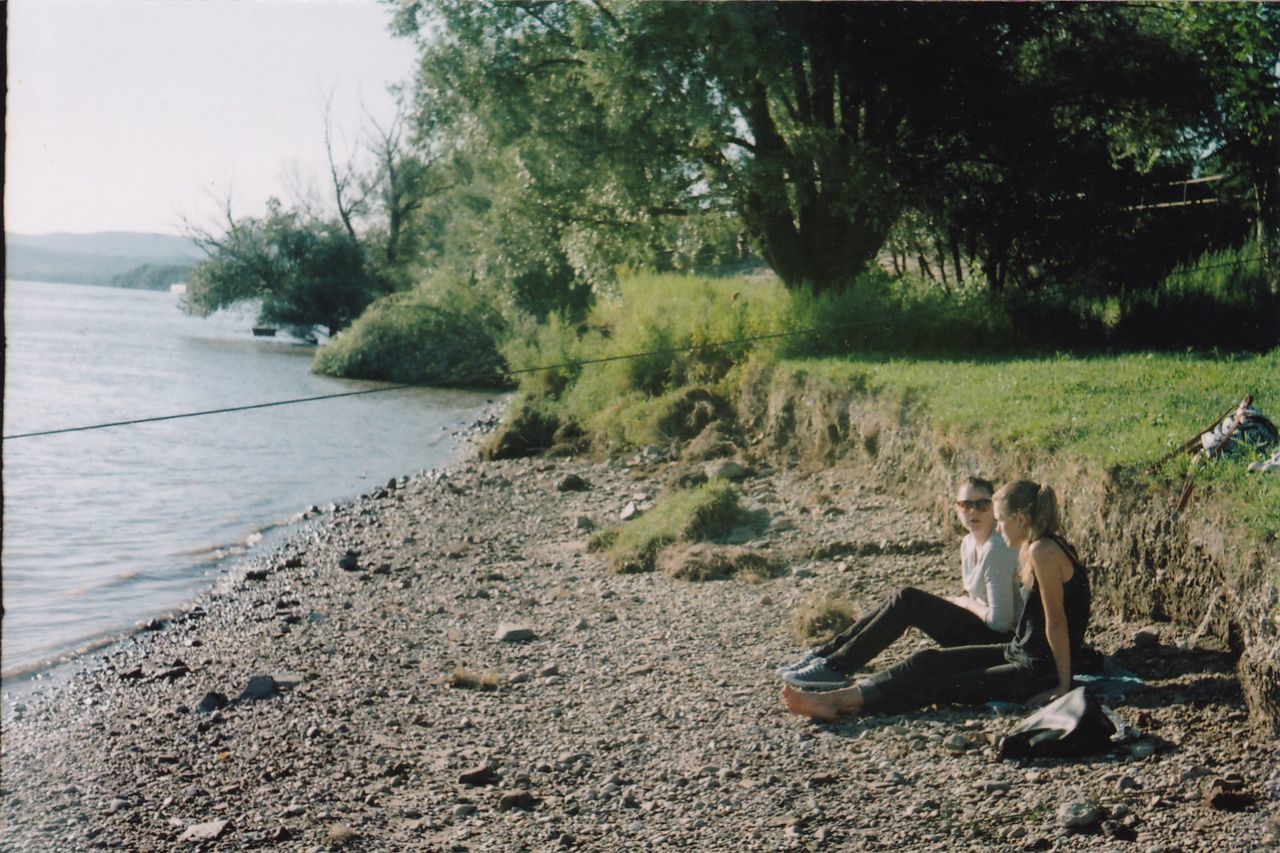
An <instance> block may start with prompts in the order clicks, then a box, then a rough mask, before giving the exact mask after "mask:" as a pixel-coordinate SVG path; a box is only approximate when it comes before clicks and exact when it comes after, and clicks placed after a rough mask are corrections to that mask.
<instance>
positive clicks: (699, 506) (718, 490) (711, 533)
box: [591, 480, 742, 572]
mask: <svg viewBox="0 0 1280 853" xmlns="http://www.w3.org/2000/svg"><path fill="white" fill-rule="evenodd" d="M741 515H742V511H741V508H740V507H739V505H738V489H737V487H736V486H734V485H733V484H732V483H729V482H726V481H723V480H718V481H715V482H711V483H707V484H705V485H702V486H699V487H697V488H696V489H690V490H687V491H683V490H682V491H676V492H672V493H671V494H669V495H667V496H666V497H665V498H663V499H662V500H660V501H658V502H657V504H655V505H654V507H653V509H651V510H649V511H648V512H646V513H644V514H643V515H641V516H640V517H638V518H635V519H632V520H631V521H629V522H626V523H624V524H621V525H618V526H616V527H609V528H605V529H604V530H601V531H599V532H598V533H597V534H596V535H595V536H593V537H592V539H591V545H592V547H593V549H595V550H600V551H604V553H605V556H606V557H607V558H608V560H609V563H610V564H611V565H612V566H613V567H614V568H615V569H616V570H618V571H620V572H648V571H652V570H653V568H654V561H655V559H656V558H657V556H658V552H659V551H661V550H662V549H663V548H664V547H666V546H668V545H672V544H674V543H677V542H696V541H699V540H705V539H715V538H718V537H721V536H724V535H725V534H727V533H728V532H729V531H730V530H732V529H733V528H734V527H735V526H736V525H737V524H738V523H739V521H740V520H741Z"/></svg>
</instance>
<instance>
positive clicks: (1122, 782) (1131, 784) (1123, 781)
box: [1116, 776, 1142, 793]
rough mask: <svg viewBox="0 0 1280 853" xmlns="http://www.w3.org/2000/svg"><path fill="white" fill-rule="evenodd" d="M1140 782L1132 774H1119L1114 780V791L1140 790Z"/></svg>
mask: <svg viewBox="0 0 1280 853" xmlns="http://www.w3.org/2000/svg"><path fill="white" fill-rule="evenodd" d="M1141 790H1142V783H1141V782H1139V781H1138V780H1137V779H1134V778H1133V777H1132V776H1121V777H1120V778H1119V779H1117V780H1116V791H1117V792H1119V793H1124V792H1125V791H1141Z"/></svg>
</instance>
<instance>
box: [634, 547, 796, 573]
mask: <svg viewBox="0 0 1280 853" xmlns="http://www.w3.org/2000/svg"><path fill="white" fill-rule="evenodd" d="M656 567H657V569H658V571H660V572H662V573H663V574H666V575H669V576H671V577H673V578H678V579H679V580H687V581H712V580H727V579H729V578H737V579H738V580H741V581H744V582H746V583H760V582H762V581H765V580H768V579H769V578H773V577H777V576H778V575H779V574H780V573H781V570H782V569H781V566H780V565H779V563H778V561H777V560H776V559H774V558H773V557H771V556H769V555H767V554H762V553H760V552H759V551H752V550H749V549H747V548H739V547H736V546H731V545H710V544H707V543H704V542H698V543H692V544H677V545H672V546H670V547H668V548H664V549H663V550H662V551H661V552H659V554H658V557H657V561H656Z"/></svg>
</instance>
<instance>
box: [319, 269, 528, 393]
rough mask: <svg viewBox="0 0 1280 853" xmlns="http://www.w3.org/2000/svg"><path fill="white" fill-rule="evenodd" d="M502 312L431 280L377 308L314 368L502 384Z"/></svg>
mask: <svg viewBox="0 0 1280 853" xmlns="http://www.w3.org/2000/svg"><path fill="white" fill-rule="evenodd" d="M505 333H506V325H505V322H504V321H503V319H502V317H501V315H500V314H499V312H498V311H497V310H496V309H495V308H493V307H492V305H490V304H487V303H486V302H485V301H484V300H483V299H482V298H479V297H477V296H476V295H475V294H474V293H472V292H470V291H469V290H468V289H466V288H465V287H462V286H461V285H459V283H457V282H456V281H451V280H448V279H445V278H443V277H436V278H434V279H431V280H429V281H428V282H426V283H424V284H423V285H421V286H420V287H418V288H417V289H416V290H414V291H411V292H408V293H395V294H391V295H389V296H384V297H382V298H381V299H379V300H378V301H376V302H374V303H373V304H372V305H370V306H369V308H368V309H367V310H366V311H365V312H364V313H363V314H361V315H360V318H359V319H357V320H356V321H355V322H354V323H353V324H352V325H351V328H349V329H348V330H347V331H346V332H344V333H343V334H342V335H341V336H340V337H339V338H337V339H336V340H333V341H330V343H329V345H328V346H326V347H324V349H322V350H321V351H320V352H319V353H318V354H317V356H316V360H315V364H314V366H313V370H314V371H315V372H316V373H320V374H325V375H330V376H358V377H361V378H364V379H385V380H388V381H391V382H412V383H423V384H431V385H499V384H505V382H506V380H505V374H504V372H503V368H502V365H503V362H502V357H501V356H500V355H499V353H498V350H497V341H498V340H499V339H500V338H501V337H502V336H503V335H504V334H505Z"/></svg>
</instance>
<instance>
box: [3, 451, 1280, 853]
mask: <svg viewBox="0 0 1280 853" xmlns="http://www.w3.org/2000/svg"><path fill="white" fill-rule="evenodd" d="M888 440H891V439H889V438H888V437H886V439H885V440H884V441H881V442H880V449H881V450H883V448H884V446H885V443H886V441H888ZM762 441H763V439H762ZM761 446H764V445H761ZM744 461H745V462H746V463H748V465H749V466H750V467H751V468H752V473H751V474H750V476H748V477H747V478H746V479H745V480H744V481H743V483H742V489H743V492H744V495H745V497H744V502H745V503H746V504H747V505H748V507H749V508H751V509H753V510H755V516H754V517H756V518H757V519H760V520H762V521H763V520H764V519H767V524H763V523H762V524H761V525H759V529H757V530H755V531H753V532H745V533H741V534H740V535H739V537H738V538H743V537H746V536H750V538H749V540H747V541H746V542H745V547H748V548H753V549H758V550H761V551H766V552H768V553H770V554H773V555H775V556H776V557H777V558H778V559H779V560H781V561H782V562H783V563H784V565H786V566H787V568H788V572H787V573H786V574H785V575H784V576H783V577H780V578H777V579H774V580H769V581H765V582H762V583H757V584H748V583H743V582H739V581H719V582H706V583H689V582H684V581H676V580H674V579H671V578H668V577H666V576H664V575H661V574H656V573H655V574H639V575H619V574H614V573H612V572H611V571H609V570H608V569H607V568H606V567H605V566H604V565H603V562H602V561H601V559H600V558H599V557H598V556H597V555H595V554H592V553H589V552H588V551H587V550H586V549H585V542H586V539H587V537H588V528H590V527H591V526H592V525H601V524H607V523H615V522H616V521H617V519H618V517H619V514H620V512H621V511H622V509H623V508H624V507H625V506H626V505H627V504H629V503H639V504H641V505H644V504H645V503H646V502H647V501H648V500H650V499H653V498H655V497H657V496H658V495H659V494H660V493H661V491H662V490H663V488H665V485H666V484H667V483H668V482H669V480H670V479H671V478H672V477H673V476H674V475H675V473H676V471H677V470H687V468H688V463H683V464H682V463H678V462H667V461H665V460H663V459H662V458H661V456H660V454H655V453H648V454H641V455H639V456H637V457H633V458H614V459H612V460H608V459H600V460H595V459H589V458H585V457H577V458H568V459H557V460H550V459H543V460H517V461H502V462H489V463H482V462H475V461H473V462H467V463H464V464H461V465H459V466H457V467H456V468H454V469H452V470H449V471H446V472H441V473H437V474H435V475H432V476H429V477H425V478H420V479H412V480H407V481H403V482H401V483H398V484H397V488H394V489H390V490H387V489H383V490H378V491H377V492H375V493H373V494H371V495H369V496H367V497H366V498H363V499H361V500H358V501H356V502H355V503H353V504H352V505H349V506H346V507H342V508H340V509H339V510H338V511H337V512H335V513H333V514H331V516H329V517H327V518H326V519H325V521H324V523H323V524H322V525H321V526H320V527H319V528H318V529H317V530H316V531H315V533H314V535H312V536H310V537H308V538H305V539H301V540H299V541H297V542H295V543H293V544H292V545H290V546H289V547H287V548H285V549H284V550H282V551H281V552H280V553H278V554H277V555H275V556H274V557H273V558H271V559H270V560H268V561H265V562H263V563H262V564H260V565H255V566H251V567H250V573H249V574H248V575H247V576H246V577H245V579H244V580H243V581H241V582H240V583H239V584H237V585H236V586H235V588H234V589H232V590H230V591H228V592H226V593H223V594H218V595H215V596H210V597H209V598H207V599H206V600H204V601H202V602H201V603H200V604H199V606H198V607H197V608H196V609H193V610H192V611H191V612H190V613H189V614H188V615H187V616H186V617H185V618H183V619H179V620H175V621H174V622H172V623H170V624H168V625H166V626H164V627H163V629H162V630H159V631H154V632H148V633H144V634H141V635H139V637H138V639H137V641H136V642H135V643H133V644H131V645H130V646H127V647H125V648H122V649H120V650H119V651H117V652H115V653H114V654H112V655H111V656H110V657H109V658H107V659H106V660H105V662H104V663H103V664H102V665H101V666H100V667H99V668H97V669H96V670H94V671H91V672H89V673H88V674H86V675H84V676H82V677H79V678H77V679H75V680H74V682H73V683H72V684H71V685H69V686H68V687H67V688H65V689H60V690H56V691H51V692H49V693H47V694H46V695H43V696H40V697H36V698H34V699H32V700H31V701H29V702H28V703H27V707H26V709H25V711H24V713H22V714H21V715H20V716H19V717H18V718H16V719H14V720H12V721H10V722H8V723H6V725H5V730H4V738H3V790H2V791H0V817H2V819H3V825H2V827H0V839H2V840H0V847H2V848H3V849H5V850H41V851H43V850H81V849H130V850H170V849H175V848H181V847H183V846H184V845H188V844H189V845H198V846H204V847H207V848H209V849H247V848H258V847H276V848H279V849H290V850H293V849H296V850H317V849H330V848H345V849H353V850H399V849H406V850H502V851H508V850H548V849H566V848H568V849H572V848H578V849H589V850H616V851H624V850H625V851H631V850H644V849H649V850H674V849H699V850H734V851H738V850H744V849H746V850H777V849H790V848H794V849H868V850H875V849H881V850H887V849H896V850H957V849H973V850H1001V849H1004V850H1023V849H1050V848H1054V849H1064V850H1067V849H1085V848H1090V849H1092V848H1096V847H1099V846H1101V847H1104V848H1110V847H1114V848H1115V849H1141V850H1167V851H1172V850H1224V849H1259V848H1262V847H1265V846H1267V845H1271V844H1274V843H1275V839H1276V834H1277V831H1278V828H1277V826H1276V825H1275V817H1274V816H1275V815H1276V810H1277V808H1278V807H1280V770H1278V769H1277V767H1276V765H1275V761H1274V746H1275V744H1274V741H1272V740H1271V739H1269V738H1259V736H1258V734H1257V732H1256V730H1255V729H1252V728H1251V727H1250V725H1249V721H1248V714H1247V709H1246V706H1245V703H1244V696H1243V694H1242V692H1241V689H1240V686H1239V683H1238V682H1237V680H1236V679H1235V678H1234V677H1233V671H1234V662H1235V656H1234V655H1233V654H1232V653H1231V652H1230V651H1229V649H1227V648H1226V647H1225V646H1224V645H1222V644H1221V643H1219V642H1218V640H1217V639H1216V638H1215V637H1214V636H1212V635H1211V634H1209V633H1206V634H1205V635H1204V636H1202V637H1201V638H1199V640H1198V645H1196V646H1194V647H1190V648H1181V647H1179V645H1178V643H1179V642H1180V641H1182V642H1185V641H1187V640H1188V639H1190V638H1191V633H1192V632H1191V631H1189V630H1187V629H1184V628H1183V627H1180V626H1179V625H1177V624H1174V623H1167V624H1162V625H1157V626H1155V630H1154V631H1152V632H1150V633H1152V634H1154V635H1155V637H1154V639H1155V640H1157V642H1155V643H1153V644H1150V645H1144V646H1143V647H1142V648H1139V647H1137V646H1135V643H1134V636H1135V631H1136V629H1138V628H1140V627H1143V625H1142V623H1126V622H1123V621H1119V619H1117V618H1116V617H1115V616H1114V615H1111V616H1108V615H1105V614H1104V615H1103V617H1102V618H1101V619H1100V620H1099V621H1098V623H1097V624H1096V626H1095V628H1094V630H1093V631H1092V632H1091V637H1092V639H1093V641H1094V642H1095V643H1096V644H1097V645H1098V646H1099V647H1100V648H1101V649H1102V650H1103V651H1106V652H1108V653H1112V654H1114V655H1115V657H1116V659H1117V660H1118V661H1119V662H1120V663H1121V664H1122V665H1124V666H1125V667H1127V668H1129V669H1131V670H1132V671H1134V672H1136V673H1138V674H1140V675H1141V676H1142V677H1143V678H1144V679H1146V686H1145V687H1144V688H1142V689H1140V690H1134V691H1132V692H1131V693H1130V694H1129V695H1127V696H1126V697H1124V698H1123V699H1119V698H1117V699H1112V700H1110V704H1111V705H1112V706H1113V707H1114V708H1115V709H1116V710H1117V711H1118V713H1119V714H1120V715H1121V716H1122V717H1123V718H1124V719H1125V720H1126V721H1127V722H1129V723H1130V724H1132V725H1135V726H1137V727H1138V728H1139V729H1141V730H1142V732H1143V734H1144V737H1143V742H1144V743H1146V744H1148V745H1149V746H1148V748H1149V750H1150V751H1151V754H1150V755H1145V754H1144V753H1143V751H1141V750H1140V751H1137V752H1130V751H1128V750H1121V751H1118V752H1116V753H1115V754H1112V755H1108V756H1104V757H1099V758H1095V759H1090V760H1085V761H1074V762H1053V761H1041V762H1035V763H1032V764H1027V765H1016V764H1010V763H1000V762H998V761H997V760H996V759H995V749H994V746H993V742H994V741H995V739H996V738H997V737H998V736H999V735H1000V734H1002V733H1003V732H1005V731H1007V729H1008V728H1009V727H1010V726H1011V725H1012V719H1011V718H1003V717H999V716H997V715H995V714H994V713H993V712H991V711H988V710H984V709H942V710H934V711H930V712H923V713H915V714H910V715H905V716H892V717H869V718H865V719H858V720H847V721H842V722H840V723H838V724H835V725H829V726H828V725H814V724H810V723H807V722H805V721H802V720H800V719H798V718H795V717H792V716H789V715H787V714H786V713H784V711H783V709H782V707H781V705H780V703H779V701H778V698H777V694H778V686H779V685H778V682H777V680H776V677H775V676H774V674H773V668H774V667H775V666H776V665H777V664H778V663H779V662H780V661H781V660H784V659H789V658H791V657H792V656H793V655H795V654H796V653H797V651H798V649H797V646H796V643H795V641H794V640H793V639H792V637H791V635H790V633H789V617H790V614H791V613H792V611H793V609H794V606H795V605H796V604H797V603H798V602H799V601H801V600H803V599H805V598H806V597H807V596H811V595H815V594H824V593H828V592H830V591H833V590H834V591H836V592H838V593H840V594H842V595H845V596H848V597H850V598H853V599H856V600H860V601H864V602H869V601H872V600H874V599H876V598H878V597H879V596H881V595H883V594H885V593H887V592H889V591H890V590H892V589H894V588H896V587H898V586H901V585H904V584H914V585H917V586H920V587H923V588H925V589H928V590H931V591H935V592H942V593H949V592H951V591H953V590H954V589H955V587H956V580H955V578H956V575H957V574H958V569H957V565H956V564H957V558H956V556H955V554H956V550H957V544H958V534H957V532H956V531H955V530H954V529H952V528H951V527H950V526H949V525H947V524H943V523H940V521H939V519H938V517H937V513H936V511H934V510H932V509H931V508H930V505H929V504H928V502H927V501H926V502H925V505H923V506H916V505H914V504H913V503H912V502H909V501H905V500H903V499H902V498H901V497H897V496H895V494H894V491H895V488H896V487H891V488H885V487H884V485H883V484H882V483H881V482H880V481H881V479H882V474H881V472H878V471H877V470H875V469H874V468H873V467H872V466H869V465H867V464H866V463H865V462H863V461H859V460H847V461H844V462H839V463H836V464H833V465H830V466H826V467H821V468H816V469H805V468H791V467H787V468H781V467H778V468H774V467H770V466H769V465H768V462H767V458H766V456H765V455H754V456H753V455H751V454H747V455H746V456H745V457H744ZM953 461H955V460H953ZM960 461H963V460H960ZM569 474H576V475H578V476H579V477H580V478H581V479H582V480H583V481H585V484H586V486H587V487H586V488H585V489H584V490H582V491H561V490H560V487H561V486H562V485H563V484H564V482H565V478H566V476H567V475H569ZM947 488H948V489H949V488H950V484H949V483H948V485H947ZM504 623H512V624H511V625H508V626H507V628H511V627H512V625H515V626H517V627H519V628H520V629H524V630H525V631H526V633H523V634H521V633H517V634H515V635H514V637H516V638H518V637H524V639H519V640H518V641H513V640H512V639H509V640H502V639H498V637H497V635H498V633H499V632H500V631H502V630H504V628H503V625H504ZM912 646H913V643H903V644H902V647H901V648H900V649H897V650H895V652H894V653H893V654H891V655H890V656H889V657H888V658H887V660H892V659H894V658H896V657H897V656H898V655H899V654H902V653H905V652H906V651H908V650H910V648H912ZM267 678H270V679H271V680H270V681H268V680H267ZM483 688H492V689H483ZM216 694H221V696H218V695H216ZM224 702H225V704H224ZM1215 780H1216V782H1215ZM1217 783H1221V784H1220V785H1219V787H1221V786H1222V785H1226V786H1229V787H1231V788H1232V791H1233V792H1235V793H1238V794H1240V798H1239V799H1236V800H1222V799H1221V798H1218V799H1217V800H1215V799H1214V797H1213V793H1212V790H1210V796H1209V798H1208V799H1206V795H1205V790H1206V786H1209V787H1210V788H1211V786H1212V785H1214V784H1217ZM1087 803H1093V804H1096V805H1097V806H1098V807H1099V813H1098V818H1097V819H1096V820H1095V821H1094V822H1092V823H1091V824H1089V826H1088V827H1087V828H1086V830H1084V831H1075V830H1070V829H1067V828H1064V826H1063V825H1062V822H1061V820H1060V817H1059V814H1060V811H1061V810H1062V809H1063V808H1064V807H1066V806H1070V805H1072V804H1087ZM1225 806H1232V807H1233V808H1234V807H1239V808H1240V810H1238V811H1235V810H1230V809H1229V808H1226V807H1225ZM1135 844H1136V845H1138V846H1136V847H1135V846H1134V845H1135Z"/></svg>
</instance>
